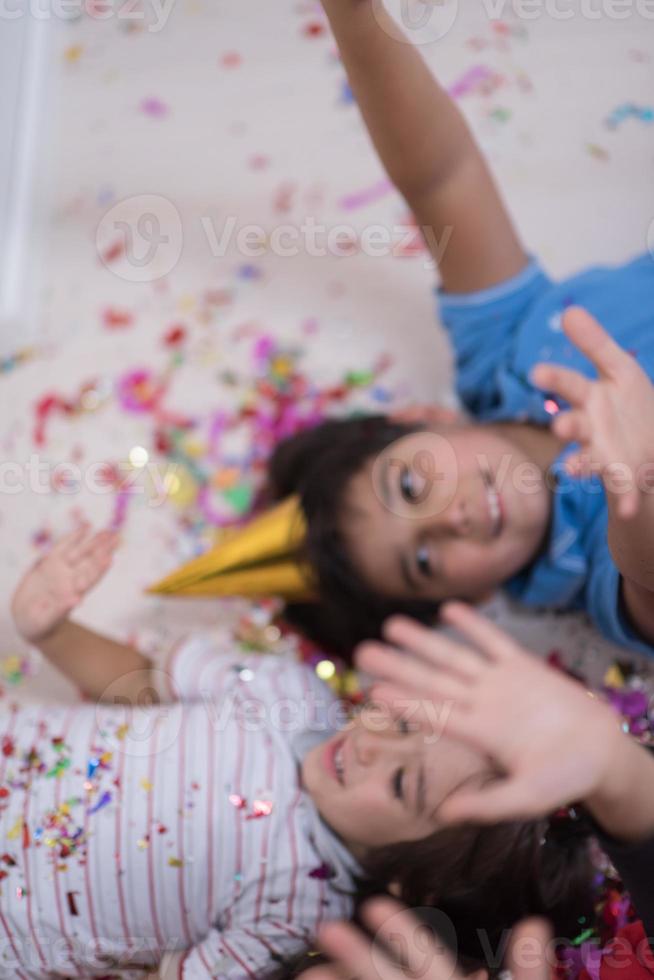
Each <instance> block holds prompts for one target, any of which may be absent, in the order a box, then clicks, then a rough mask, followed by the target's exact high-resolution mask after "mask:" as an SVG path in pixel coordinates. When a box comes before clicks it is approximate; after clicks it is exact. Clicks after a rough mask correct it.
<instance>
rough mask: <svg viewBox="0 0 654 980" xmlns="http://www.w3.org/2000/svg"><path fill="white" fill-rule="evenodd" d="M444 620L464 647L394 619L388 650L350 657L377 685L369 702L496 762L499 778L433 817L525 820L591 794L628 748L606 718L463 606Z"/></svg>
mask: <svg viewBox="0 0 654 980" xmlns="http://www.w3.org/2000/svg"><path fill="white" fill-rule="evenodd" d="M442 619H443V621H444V623H445V624H446V625H449V626H453V627H454V628H455V629H456V630H457V631H458V632H459V633H460V634H461V635H462V636H463V637H464V639H465V641H466V642H465V643H462V642H460V641H458V640H455V639H452V638H450V637H448V636H445V635H444V634H443V633H441V632H437V631H435V630H432V629H428V628H426V627H424V626H421V625H419V624H418V623H415V622H413V621H412V620H409V619H405V618H403V617H397V618H394V619H392V620H390V621H389V622H388V623H387V624H386V627H385V631H384V635H385V638H386V640H387V641H388V644H389V645H385V644H380V643H365V644H363V646H362V647H361V648H360V650H359V653H358V655H357V663H358V665H359V667H360V668H361V669H362V670H364V671H366V672H367V673H369V674H371V675H373V677H376V678H378V679H379V680H378V683H377V684H376V685H375V687H374V688H373V692H372V693H373V698H374V700H375V702H381V703H383V704H386V705H387V706H388V708H389V709H390V711H391V712H392V713H393V714H395V715H396V716H401V717H404V718H405V720H407V721H408V723H409V724H411V723H412V722H414V723H417V724H419V725H420V726H421V727H422V728H423V729H424V730H425V732H426V733H428V734H430V735H431V736H432V737H434V735H436V736H437V735H439V734H441V733H442V732H443V731H444V733H445V734H446V735H448V736H451V737H453V738H457V739H459V740H460V741H462V742H465V743H467V744H469V745H470V746H471V747H472V748H474V749H475V750H476V751H478V752H480V753H482V754H485V755H487V756H490V757H491V759H492V760H493V762H494V763H495V765H496V767H497V769H498V771H499V775H498V777H497V779H494V780H493V781H491V782H490V783H488V784H486V785H485V786H482V787H480V788H476V789H472V788H462V789H461V790H459V791H458V792H456V793H454V794H452V795H451V796H450V797H448V798H447V799H446V800H445V801H444V802H443V803H442V804H441V807H440V810H439V813H438V816H439V819H440V820H442V822H443V823H454V822H458V821H466V820H471V821H475V822H487V823H493V822H496V821H501V820H504V819H527V818H532V817H537V816H543V815H545V814H546V813H548V812H550V811H552V810H554V809H556V808H558V807H560V806H563V805H565V804H569V803H572V802H574V801H576V800H580V799H583V798H585V797H587V796H589V795H591V794H592V793H593V792H595V791H596V790H597V788H598V787H599V786H601V785H602V783H603V781H604V780H605V779H607V778H608V773H609V772H610V770H611V766H612V764H613V763H614V762H615V760H616V758H617V757H619V753H620V751H621V750H622V748H623V742H624V741H626V740H625V737H624V735H623V734H622V732H621V730H620V725H619V720H618V718H617V717H616V715H615V714H614V712H613V710H612V709H611V708H609V707H608V706H607V705H606V704H604V703H603V702H601V701H599V700H598V699H597V698H595V697H594V696H593V695H591V694H590V693H589V692H588V691H586V690H585V689H584V688H583V687H582V686H581V685H580V684H578V683H577V682H576V681H573V680H571V679H570V678H568V677H566V676H565V675H564V674H562V673H560V672H559V671H557V670H555V669H554V668H552V667H549V666H548V665H546V664H544V663H543V662H542V661H541V660H539V659H538V658H537V657H536V656H535V655H534V654H531V653H529V652H527V651H526V650H524V649H522V648H521V647H520V646H519V645H518V644H517V643H516V642H515V641H514V640H513V639H512V638H511V637H510V636H508V635H507V634H506V633H504V632H503V631H502V630H501V629H499V628H498V627H497V626H495V625H494V624H492V623H490V622H489V621H488V620H487V619H485V618H484V617H483V616H480V615H479V614H478V613H477V612H475V611H474V610H473V609H472V608H470V607H469V606H466V605H464V604H463V603H449V604H447V605H446V606H444V607H443V611H442ZM435 704H436V706H437V710H435Z"/></svg>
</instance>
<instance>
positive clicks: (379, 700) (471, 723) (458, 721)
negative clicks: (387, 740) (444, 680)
mask: <svg viewBox="0 0 654 980" xmlns="http://www.w3.org/2000/svg"><path fill="white" fill-rule="evenodd" d="M424 693H425V692H424V691H421V692H416V691H413V690H411V689H409V688H403V687H400V686H398V685H395V684H387V683H380V684H375V686H374V687H373V689H372V691H371V692H370V699H371V701H372V702H373V703H375V704H378V705H382V704H383V705H384V706H385V707H386V708H387V709H388V711H389V713H390V715H391V717H393V718H396V719H398V720H402V721H404V722H406V723H407V725H408V726H409V729H415V728H418V729H420V731H422V732H424V733H425V734H426V735H434V734H438V735H442V734H443V733H444V732H445V733H446V734H447V735H448V736H449V737H451V738H456V739H459V741H461V742H466V743H467V744H468V745H471V746H472V747H473V748H475V749H478V750H480V751H486V749H487V732H486V730H485V729H484V730H482V731H481V732H479V731H477V728H478V727H479V726H478V724H477V723H476V722H475V719H474V718H473V716H472V714H471V707H472V702H471V701H470V700H468V699H467V698H466V695H465V694H462V695H461V696H456V695H454V696H451V697H447V696H446V694H444V693H442V692H441V691H439V692H434V696H433V697H428V698H425V697H424Z"/></svg>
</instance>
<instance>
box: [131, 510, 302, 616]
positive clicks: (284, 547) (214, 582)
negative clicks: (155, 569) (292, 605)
mask: <svg viewBox="0 0 654 980" xmlns="http://www.w3.org/2000/svg"><path fill="white" fill-rule="evenodd" d="M306 533H307V527H306V521H305V519H304V514H303V513H302V508H301V506H300V501H299V498H298V497H289V498H288V499H287V500H285V501H284V502H283V503H281V504H278V505H277V506H276V507H273V508H272V509H271V510H269V511H267V512H266V513H265V514H263V515H262V516H261V517H257V518H255V519H254V520H253V521H252V522H251V523H250V524H248V525H247V526H246V527H244V528H239V529H237V530H233V531H228V532H226V534H224V535H223V537H222V539H221V540H220V542H219V543H218V545H216V547H215V548H212V549H211V551H208V552H207V553H206V554H205V555H201V556H200V557H199V558H195V559H194V560H193V561H190V562H188V564H186V565H183V566H182V567H181V568H179V569H177V571H176V572H173V573H172V575H169V576H168V577H167V578H165V579H163V580H162V581H161V582H157V583H156V585H153V586H151V587H150V588H149V589H148V592H150V593H153V594H157V595H185V596H211V595H214V596H237V595H239V596H270V595H272V596H280V597H281V598H284V599H288V600H293V601H295V602H301V601H309V600H310V599H311V598H312V596H313V595H314V593H313V590H312V588H311V573H310V570H309V568H308V567H307V566H306V565H305V564H302V563H301V562H300V561H299V559H298V553H299V550H300V548H301V546H302V544H303V543H304V540H305V538H306Z"/></svg>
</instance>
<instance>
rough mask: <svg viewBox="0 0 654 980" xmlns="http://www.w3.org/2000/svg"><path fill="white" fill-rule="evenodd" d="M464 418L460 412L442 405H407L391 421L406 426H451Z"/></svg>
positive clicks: (395, 413) (393, 415)
mask: <svg viewBox="0 0 654 980" xmlns="http://www.w3.org/2000/svg"><path fill="white" fill-rule="evenodd" d="M464 418H465V417H464V415H463V413H462V412H458V411H457V410H456V409H454V408H445V406H443V405H409V406H408V407H407V408H402V409H400V410H399V411H398V412H394V413H393V414H392V415H391V421H393V422H399V423H404V424H406V425H452V424H454V423H456V422H463V421H464Z"/></svg>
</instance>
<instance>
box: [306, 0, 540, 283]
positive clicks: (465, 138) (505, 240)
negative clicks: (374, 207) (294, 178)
mask: <svg viewBox="0 0 654 980" xmlns="http://www.w3.org/2000/svg"><path fill="white" fill-rule="evenodd" d="M323 6H324V8H325V11H326V13H327V16H328V17H329V20H330V22H331V25H332V29H333V31H334V34H335V36H336V40H337V41H338V44H339V47H340V51H341V56H342V59H343V63H344V65H345V68H346V70H347V72H348V76H349V79H350V84H351V87H352V90H353V92H354V95H355V97H356V99H357V102H358V104H359V108H360V110H361V112H362V114H363V118H364V120H365V123H366V125H367V127H368V131H369V133H370V136H371V139H372V141H373V143H374V145H375V147H376V149H377V152H378V153H379V156H380V158H381V161H382V163H383V164H384V167H385V168H386V171H387V173H388V175H389V177H390V178H391V180H392V181H393V183H394V184H395V186H396V187H397V188H398V190H399V191H400V193H401V194H403V196H404V197H405V199H406V201H407V203H408V205H409V207H410V208H411V210H412V211H413V213H414V214H415V216H416V219H417V221H418V223H419V224H420V225H421V226H422V228H423V233H424V234H425V238H426V241H427V244H428V246H429V247H430V249H431V251H432V254H433V256H434V258H435V260H436V262H437V264H438V267H439V270H440V275H441V281H442V285H443V287H444V288H445V289H446V290H447V291H448V292H473V291H475V290H478V289H484V288H485V287H487V286H492V285H494V284H496V283H499V282H502V281H503V280H505V279H508V278H510V277H511V276H513V275H515V274H516V273H518V272H519V271H520V270H521V269H522V268H523V267H524V265H525V264H526V262H527V256H526V254H525V252H524V249H523V248H522V246H521V244H520V241H519V239H518V236H517V234H516V231H515V229H514V227H513V225H512V223H511V219H510V217H509V215H508V213H507V211H506V208H505V206H504V204H503V202H502V199H501V197H500V195H499V192H498V190H497V187H496V186H495V183H494V181H493V178H492V176H491V173H490V171H489V168H488V166H487V164H486V162H485V160H484V158H483V156H482V154H481V152H480V150H479V147H478V146H477V144H476V143H475V140H474V138H473V136H472V134H471V133H470V130H469V129H468V126H467V124H466V122H465V120H464V118H463V116H462V115H461V113H460V112H459V110H458V108H457V106H456V105H455V104H454V102H453V101H452V99H451V98H450V97H449V95H448V94H447V92H446V91H445V90H444V89H443V88H442V87H441V86H440V85H439V84H438V82H437V81H436V79H435V78H434V76H433V75H432V73H431V72H430V70H429V68H428V67H427V65H426V64H425V62H424V60H423V58H422V56H421V55H420V54H419V52H418V51H417V50H416V49H415V48H414V47H413V46H412V45H410V44H409V43H407V39H406V38H403V39H400V38H401V32H400V30H399V28H398V26H397V25H396V24H395V22H394V21H393V20H392V19H391V18H390V16H388V15H387V14H385V12H384V10H383V8H382V6H381V4H378V5H376V6H374V8H373V2H372V0H323Z"/></svg>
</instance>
